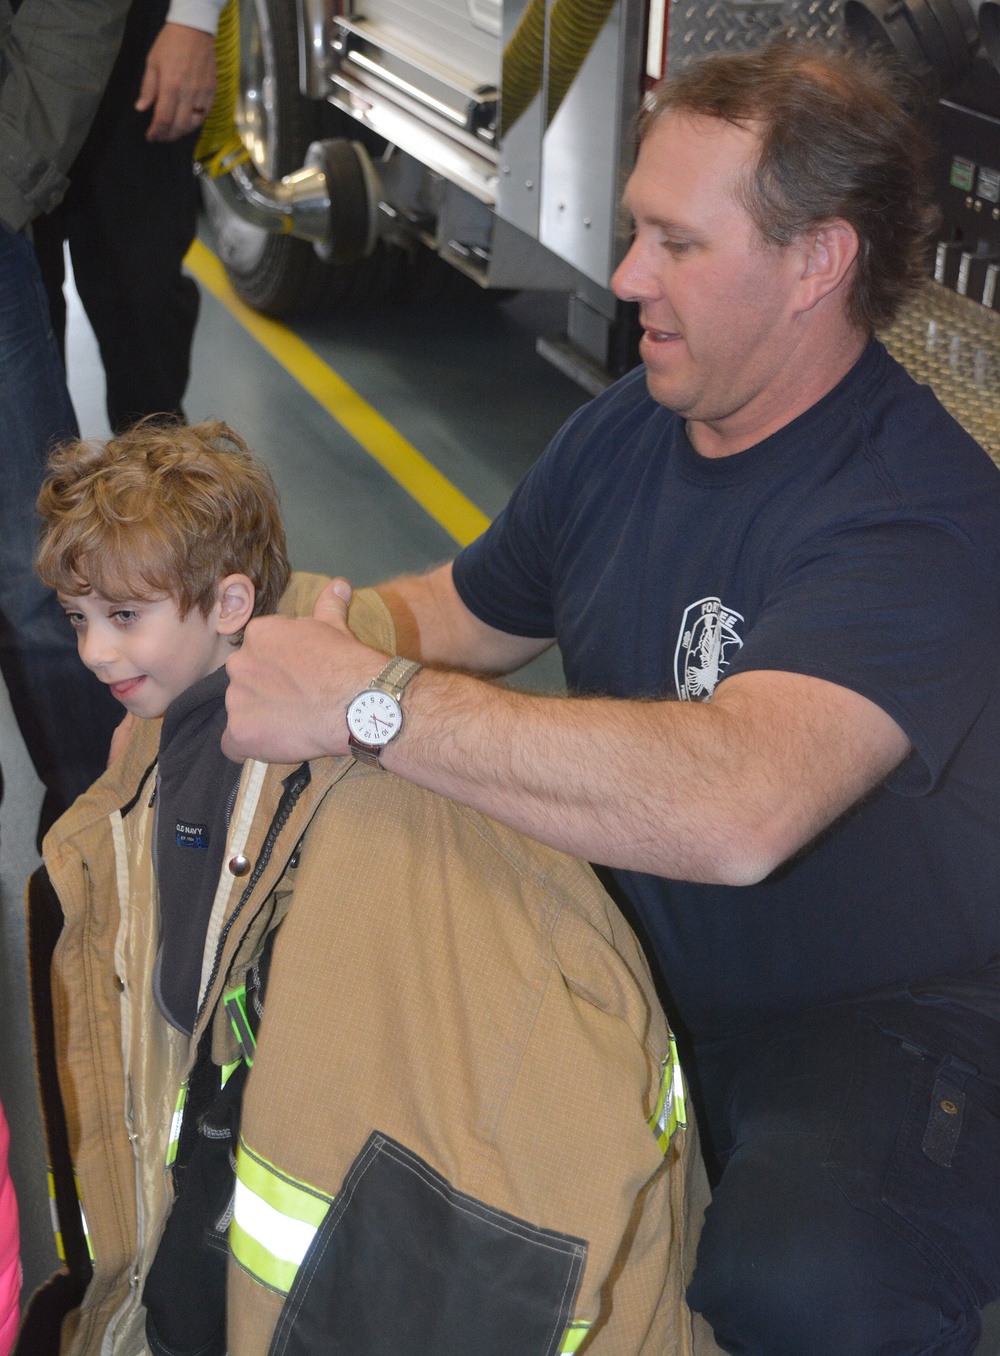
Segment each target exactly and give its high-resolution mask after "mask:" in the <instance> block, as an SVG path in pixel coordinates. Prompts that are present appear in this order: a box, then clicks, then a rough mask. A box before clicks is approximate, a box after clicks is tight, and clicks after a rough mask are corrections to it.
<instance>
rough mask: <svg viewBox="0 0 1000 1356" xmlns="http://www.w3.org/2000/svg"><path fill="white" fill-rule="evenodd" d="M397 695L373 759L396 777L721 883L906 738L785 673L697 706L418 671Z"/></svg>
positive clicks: (797, 830) (854, 789) (601, 850)
mask: <svg viewBox="0 0 1000 1356" xmlns="http://www.w3.org/2000/svg"><path fill="white" fill-rule="evenodd" d="M407 706H408V710H407V717H406V726H405V728H404V732H403V734H402V735H401V737H400V739H399V741H398V743H396V744H390V745H389V747H388V748H387V750H386V752H385V754H384V755H383V761H384V763H385V765H386V767H388V768H389V769H390V770H393V771H395V772H397V773H398V774H399V775H401V776H404V777H406V778H407V779H408V780H411V781H415V782H418V783H419V784H420V785H422V786H425V787H428V788H429V789H431V790H434V791H437V792H439V793H441V794H443V795H447V796H451V797H452V798H454V799H456V800H460V801H462V802H463V803H465V804H468V805H472V806H474V807H475V808H476V809H479V810H481V811H483V812H484V813H485V814H488V815H491V816H493V817H494V818H497V819H501V820H503V821H504V822H505V823H507V824H509V825H511V826H512V827H514V828H517V829H520V830H522V831H523V832H525V833H527V834H530V835H531V836H532V837H534V838H538V839H540V840H541V841H543V842H546V843H549V844H551V845H552V846H555V847H558V848H562V849H563V850H564V851H567V852H572V853H574V854H576V855H578V856H582V857H585V858H588V859H589V860H591V861H599V862H602V863H605V864H606V865H610V866H620V867H625V868H629V869H632V870H641V871H650V872H653V873H655V874H657V875H662V876H667V877H672V878H677V879H684V880H693V881H711V882H716V883H722V884H731V885H742V884H749V883H752V882H754V881H757V880H760V879H762V878H763V877H764V876H766V875H767V874H769V873H770V872H771V871H772V870H773V869H774V868H775V867H776V866H778V865H779V864H780V863H781V862H782V861H784V860H785V858H786V857H788V856H789V855H790V854H791V853H793V852H794V851H796V850H797V849H798V848H800V847H801V846H803V845H804V844H805V843H807V842H808V841H810V839H811V838H812V837H813V836H814V835H815V834H816V833H818V832H819V831H820V830H821V829H822V828H824V827H825V826H826V825H827V824H828V823H830V822H831V821H832V820H833V819H834V818H835V817H837V816H838V815H839V814H840V813H842V812H843V811H844V810H845V809H846V808H847V807H848V806H849V805H851V804H853V803H854V801H856V800H857V799H858V798H859V797H860V796H861V795H863V794H865V792H866V791H868V790H869V789H870V788H871V787H872V786H874V785H876V784H877V783H878V782H879V781H881V780H882V779H883V778H884V777H885V776H886V775H887V774H888V772H889V771H890V770H891V768H892V767H894V766H895V765H896V764H897V763H898V762H899V761H900V759H901V758H902V757H903V756H904V755H905V753H906V751H907V748H908V744H907V741H906V739H905V736H903V735H902V733H901V731H899V730H898V727H896V726H895V725H894V723H893V722H891V721H890V720H889V718H888V717H886V716H885V714H884V713H883V712H881V711H879V710H878V708H876V707H874V706H873V705H872V704H871V703H869V702H867V701H866V700H865V699H864V698H860V697H858V696H857V694H855V693H851V692H847V691H845V690H844V689H839V688H835V687H834V686H833V685H832V684H829V683H823V682H821V681H819V680H815V679H807V678H802V677H800V676H799V675H796V674H781V673H759V674H747V675H743V676H742V677H740V678H738V679H733V680H730V683H729V684H728V685H726V686H724V687H722V688H720V690H719V692H718V693H717V694H716V697H715V699H714V700H713V701H712V702H711V703H705V704H703V703H686V702H685V703H682V702H662V701H658V702H636V701H627V702H625V701H616V700H610V699H580V698H558V697H535V696H530V695H526V694H524V693H518V692H510V691H507V690H505V689H499V688H495V687H493V686H491V685H489V684H484V683H481V682H478V681H476V680H475V679H470V678H468V677H464V676H462V675H451V674H442V673H433V672H432V673H428V674H422V675H420V676H419V677H418V679H417V680H415V681H414V683H413V684H411V691H410V692H409V693H408V702H407ZM842 729H843V730H845V731H847V733H845V734H844V735H843V737H840V736H839V735H838V734H837V733H836V732H837V731H839V730H842Z"/></svg>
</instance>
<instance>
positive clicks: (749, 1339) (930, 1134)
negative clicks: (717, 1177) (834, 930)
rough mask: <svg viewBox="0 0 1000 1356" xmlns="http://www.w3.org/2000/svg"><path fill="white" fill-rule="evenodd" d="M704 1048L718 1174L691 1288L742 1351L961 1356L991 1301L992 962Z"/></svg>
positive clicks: (996, 1190)
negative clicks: (947, 982)
mask: <svg viewBox="0 0 1000 1356" xmlns="http://www.w3.org/2000/svg"><path fill="white" fill-rule="evenodd" d="M972 1001H974V1002H977V1003H979V1004H980V1005H981V1010H979V1011H976V1010H973V1009H972V1008H970V1007H967V1006H965V1005H964V1003H963V1002H960V1001H956V999H955V996H954V995H950V996H949V995H947V994H944V993H942V992H938V991H935V990H934V989H933V988H931V987H930V986H928V987H927V988H925V989H924V990H920V989H913V990H912V991H909V992H906V991H903V992H901V993H898V994H896V995H894V996H890V997H883V998H874V999H872V1000H869V1001H860V1002H856V1003H845V1004H841V1005H837V1006H835V1007H831V1008H826V1009H824V1010H820V1011H818V1012H813V1013H811V1014H808V1015H806V1016H803V1017H799V1018H796V1019H795V1020H794V1021H788V1022H784V1023H778V1024H776V1025H774V1026H772V1027H768V1028H765V1029H763V1030H760V1031H758V1032H756V1033H752V1034H751V1033H746V1034H742V1035H739V1036H734V1037H732V1038H730V1039H727V1040H720V1041H717V1042H713V1043H712V1044H709V1045H704V1046H702V1047H701V1048H700V1049H699V1052H698V1053H699V1059H698V1065H699V1070H700V1073H701V1080H702V1085H703V1090H704V1096H705V1101H706V1109H707V1112H708V1121H709V1125H710V1128H711V1133H712V1137H713V1139H714V1141H715V1147H716V1149H717V1150H718V1154H719V1158H720V1161H721V1163H722V1178H721V1181H720V1183H719V1185H718V1187H717V1188H716V1190H715V1192H714V1195H713V1199H712V1203H711V1205H710V1206H709V1209H708V1213H707V1215H706V1221H705V1230H704V1233H703V1234H702V1238H701V1244H700V1246H699V1249H698V1265H697V1268H696V1270H695V1275H694V1280H693V1282H692V1285H691V1287H690V1290H689V1295H688V1297H689V1299H690V1302H691V1304H692V1307H693V1308H695V1309H697V1310H699V1311H701V1312H702V1313H704V1315H705V1316H706V1318H708V1320H709V1321H710V1322H711V1323H712V1325H713V1327H714V1328H715V1330H716V1335H717V1337H718V1340H719V1344H720V1346H721V1347H722V1348H723V1350H725V1351H728V1352H733V1353H739V1354H740V1356H751V1354H752V1356H932V1353H933V1356H965V1353H969V1352H972V1351H974V1350H975V1347H976V1345H977V1342H978V1340H979V1334H980V1322H979V1310H980V1308H981V1307H982V1306H983V1305H984V1304H986V1303H988V1302H989V1301H990V1300H993V1299H995V1298H997V1297H998V1296H1000V1169H998V1166H997V1165H998V1163H1000V1021H997V1020H995V1019H994V1018H993V1017H991V1016H990V1015H988V1010H987V1009H988V1007H989V1004H990V1003H992V1004H993V1006H994V1008H995V1009H997V1010H1000V968H998V967H994V968H993V970H992V971H987V972H984V973H983V975H982V976H981V982H980V984H979V986H978V990H977V992H975V993H973V994H972Z"/></svg>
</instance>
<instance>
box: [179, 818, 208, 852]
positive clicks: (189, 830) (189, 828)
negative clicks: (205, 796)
mask: <svg viewBox="0 0 1000 1356" xmlns="http://www.w3.org/2000/svg"><path fill="white" fill-rule="evenodd" d="M174 833H175V835H176V838H177V846H178V847H184V848H207V847H208V844H209V841H210V840H209V834H208V825H207V824H189V823H188V822H187V821H186V820H183V819H178V821H177V823H176V824H175V825H174Z"/></svg>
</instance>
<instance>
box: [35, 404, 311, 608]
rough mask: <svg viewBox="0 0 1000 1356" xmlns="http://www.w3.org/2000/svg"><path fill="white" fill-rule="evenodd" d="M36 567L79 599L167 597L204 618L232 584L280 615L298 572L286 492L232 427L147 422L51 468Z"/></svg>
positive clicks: (56, 457)
mask: <svg viewBox="0 0 1000 1356" xmlns="http://www.w3.org/2000/svg"><path fill="white" fill-rule="evenodd" d="M38 511H39V513H40V514H41V516H42V519H43V522H44V527H43V529H42V536H41V540H40V542H39V545H38V550H37V552H36V555H35V569H36V570H37V572H38V575H39V577H40V578H41V579H42V581H43V582H44V583H45V584H48V585H49V587H50V588H55V589H59V590H60V591H61V592H63V593H66V594H69V595H70V596H78V595H80V594H87V593H92V592H94V593H98V594H100V595H101V596H102V597H104V598H107V599H108V600H109V601H112V602H125V601H127V600H130V599H148V598H152V597H154V596H160V595H169V596H170V597H171V598H173V599H174V601H175V602H176V603H177V606H178V609H179V611H180V614H181V616H182V617H185V616H187V614H188V613H189V612H190V611H191V610H192V609H193V608H198V609H199V610H200V611H201V613H202V614H203V615H204V616H207V615H208V613H209V612H210V611H211V609H212V606H213V604H214V603H215V600H216V588H217V585H218V583H219V581H220V580H221V579H223V578H224V577H225V576H226V575H228V574H245V575H247V576H248V577H249V578H250V579H251V581H252V582H253V585H254V588H255V589H256V600H255V604H254V616H259V615H262V614H265V613H268V612H274V611H275V609H276V608H277V605H278V600H279V598H280V597H281V594H282V593H283V591H284V589H285V586H286V584H287V583H288V578H289V574H290V568H289V564H288V556H287V551H286V547H285V530H284V528H283V527H282V524H281V516H280V512H279V507H278V492H277V490H276V489H275V486H274V482H273V481H272V479H271V476H270V474H269V473H268V471H267V470H266V469H265V468H264V467H263V466H262V465H261V464H260V463H259V462H257V461H255V460H254V458H253V457H252V456H251V454H250V451H249V449H248V448H247V445H246V443H244V441H243V439H242V438H241V437H240V436H239V434H238V433H235V432H234V431H233V430H232V429H231V428H230V427H229V426H228V425H227V424H222V423H203V424H193V425H191V426H185V425H181V424H174V423H164V422H162V421H153V420H144V421H143V422H142V423H140V424H137V425H136V426H135V427H134V428H132V429H129V430H128V432H126V433H122V434H120V435H119V436H118V437H116V438H111V439H109V440H108V442H106V443H101V442H72V443H67V444H65V445H64V446H62V447H59V448H57V449H56V450H55V451H54V452H53V453H52V455H51V456H50V458H49V464H48V473H47V476H46V479H45V482H44V484H43V485H42V489H41V493H40V494H39V496H38Z"/></svg>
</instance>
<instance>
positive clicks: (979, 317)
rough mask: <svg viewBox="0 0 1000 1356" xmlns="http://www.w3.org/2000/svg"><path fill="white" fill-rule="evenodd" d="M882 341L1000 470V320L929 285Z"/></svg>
mask: <svg viewBox="0 0 1000 1356" xmlns="http://www.w3.org/2000/svg"><path fill="white" fill-rule="evenodd" d="M879 337H880V338H881V339H882V340H883V342H884V343H885V345H886V347H887V348H888V349H889V351H890V353H892V355H893V357H895V358H897V359H898V360H899V361H900V362H901V363H902V364H903V366H904V367H905V368H906V370H907V371H908V372H909V373H910V375H911V376H912V377H913V378H914V379H915V380H917V381H922V382H926V383H927V384H928V386H932V387H933V388H934V391H935V394H936V395H937V397H938V399H939V400H940V401H941V403H942V404H943V405H944V406H945V408H946V409H947V410H949V411H950V413H951V414H953V415H954V416H955V418H956V419H957V420H958V422H959V423H960V424H961V425H962V426H963V427H964V428H966V429H968V431H969V432H970V433H971V434H972V436H973V437H974V438H976V439H977V440H978V441H979V442H980V443H982V445H983V447H985V448H986V451H987V452H988V453H989V454H990V456H991V457H992V458H993V460H994V461H995V462H996V463H997V465H998V466H1000V315H998V314H997V313H996V312H994V311H987V310H986V309H985V308H984V307H982V306H979V305H977V303H976V302H974V301H969V300H968V299H967V298H965V297H959V296H956V295H955V293H953V292H950V291H948V289H947V288H945V287H940V286H938V285H937V284H935V283H929V284H928V285H927V287H926V289H925V290H924V291H923V292H922V293H921V294H920V295H919V297H917V299H916V300H915V301H913V302H911V303H910V305H909V306H907V308H906V310H905V311H904V312H903V314H902V316H901V317H900V319H899V320H897V321H896V323H895V324H894V325H893V326H892V327H891V328H890V329H889V330H887V331H886V332H885V334H882V335H880V336H879Z"/></svg>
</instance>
